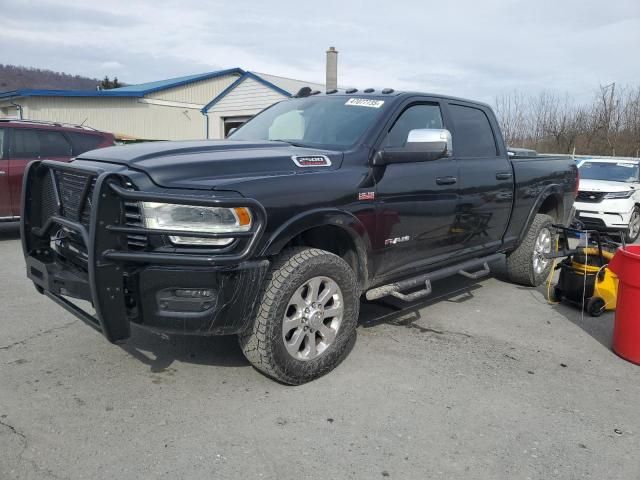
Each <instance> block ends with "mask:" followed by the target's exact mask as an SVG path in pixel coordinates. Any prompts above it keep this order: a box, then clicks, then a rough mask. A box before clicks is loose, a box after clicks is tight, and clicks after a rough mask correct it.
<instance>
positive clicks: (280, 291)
mask: <svg viewBox="0 0 640 480" xmlns="http://www.w3.org/2000/svg"><path fill="white" fill-rule="evenodd" d="M317 276H325V277H328V278H330V279H332V280H333V281H335V282H336V283H337V284H338V286H339V287H340V290H341V292H342V296H343V304H344V305H343V308H344V310H343V317H342V323H341V324H340V327H339V329H338V332H337V335H336V337H335V339H334V340H333V342H332V343H331V345H329V347H327V349H326V350H325V351H324V352H323V353H322V354H321V355H319V356H318V357H316V358H314V359H312V360H308V361H302V360H298V359H296V358H294V357H292V356H291V355H290V354H289V353H288V352H287V350H286V348H285V345H284V340H283V338H282V321H283V318H284V315H285V309H286V308H287V305H288V302H289V300H290V298H291V296H292V295H293V294H294V292H295V291H296V290H297V289H298V288H299V287H300V286H301V285H303V284H304V283H305V282H307V281H308V280H309V279H311V278H313V277H317ZM263 285H264V286H263V288H262V293H261V297H260V298H261V303H260V306H259V307H258V312H257V315H256V317H255V319H254V321H253V324H252V325H251V326H250V327H249V328H248V329H247V330H246V331H245V332H243V333H242V334H240V336H239V342H240V347H241V348H242V351H243V353H244V355H245V357H246V358H247V360H249V362H251V364H252V365H253V366H254V367H255V368H257V369H258V370H260V371H261V372H263V373H264V374H266V375H268V376H269V377H272V378H274V379H276V380H278V381H280V382H282V383H285V384H289V385H300V384H303V383H306V382H309V381H311V380H314V379H316V378H318V377H321V376H322V375H324V374H326V373H328V372H330V371H331V370H333V369H334V368H335V367H336V366H338V365H339V364H340V363H341V362H342V361H343V360H344V359H345V357H346V356H347V355H348V354H349V351H350V350H351V347H352V346H353V343H354V341H355V337H356V326H357V322H358V313H359V308H360V302H359V296H358V287H357V280H356V275H355V273H354V272H353V270H352V269H351V267H350V266H349V264H347V262H345V261H344V260H343V259H342V258H340V257H338V256H337V255H334V254H332V253H330V252H327V251H324V250H319V249H315V248H294V249H288V250H285V251H283V252H282V253H281V254H280V255H279V256H278V257H277V258H276V259H275V260H274V262H273V264H272V266H271V268H270V270H269V273H268V274H267V277H266V279H265V281H264V284H263Z"/></svg>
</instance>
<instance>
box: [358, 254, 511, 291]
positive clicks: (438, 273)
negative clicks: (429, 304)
mask: <svg viewBox="0 0 640 480" xmlns="http://www.w3.org/2000/svg"><path fill="white" fill-rule="evenodd" d="M503 258H504V254H503V253H494V254H493V255H489V256H488V257H482V258H474V259H473V260H467V261H466V262H462V263H459V264H457V265H451V266H450V267H445V268H441V269H440V270H435V271H433V272H430V273H426V274H424V275H419V276H417V277H413V278H409V279H407V280H402V281H401V282H396V283H390V284H388V285H383V286H381V287H376V288H372V289H371V290H368V291H367V293H366V294H365V297H366V299H367V300H377V299H379V298H382V297H386V296H388V295H391V296H392V297H395V298H398V299H400V300H402V301H404V302H413V301H415V300H418V299H420V298H424V297H428V296H429V295H431V291H432V289H431V282H433V281H435V280H440V279H443V278H446V277H451V276H452V275H462V276H463V277H467V278H471V279H472V280H477V279H479V278H482V277H484V276H487V275H489V273H491V269H490V268H489V264H490V263H493V262H495V261H498V260H501V259H503ZM478 267H482V270H477V271H475V272H469V270H472V269H474V268H478ZM420 285H424V288H423V289H422V290H418V291H416V292H413V293H402V292H403V291H406V290H411V289H413V288H416V287H419V286H420Z"/></svg>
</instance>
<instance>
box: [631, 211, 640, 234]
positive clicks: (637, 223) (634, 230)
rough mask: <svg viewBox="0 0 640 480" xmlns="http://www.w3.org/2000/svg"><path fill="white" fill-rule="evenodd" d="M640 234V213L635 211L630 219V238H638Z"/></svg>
mask: <svg viewBox="0 0 640 480" xmlns="http://www.w3.org/2000/svg"><path fill="white" fill-rule="evenodd" d="M639 232H640V211H638V210H634V211H633V213H632V214H631V219H629V238H636V237H637V236H638V233H639Z"/></svg>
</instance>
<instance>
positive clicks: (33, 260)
mask: <svg viewBox="0 0 640 480" xmlns="http://www.w3.org/2000/svg"><path fill="white" fill-rule="evenodd" d="M26 264H27V272H28V273H27V275H28V277H29V278H30V279H31V280H32V281H33V283H34V284H35V286H36V288H37V289H38V290H39V291H40V292H41V293H44V294H46V295H47V296H48V297H50V298H51V299H52V300H54V301H55V302H56V303H58V304H59V305H61V306H62V307H64V308H65V309H67V310H68V311H70V312H71V313H73V314H74V315H76V316H77V317H79V318H80V319H81V320H83V321H84V322H85V323H87V324H89V325H90V326H92V327H93V328H95V329H96V330H98V331H101V332H103V333H104V331H105V328H104V326H106V331H109V332H125V331H128V330H129V322H132V323H136V324H138V325H140V326H141V327H145V328H149V329H152V330H155V331H160V332H165V333H179V334H192V335H231V334H237V333H240V332H242V331H244V330H245V329H246V328H247V327H248V326H249V322H250V321H251V318H253V315H254V313H255V307H256V305H257V304H258V301H259V298H258V296H259V292H260V286H261V285H262V282H263V280H264V277H265V274H266V272H267V270H268V268H269V261H268V260H254V261H248V262H243V263H242V264H240V265H237V266H234V267H211V268H207V267H192V268H185V267H179V266H168V265H158V266H154V265H151V266H146V267H144V268H141V269H138V270H137V271H136V272H135V273H133V274H131V273H124V274H123V275H122V277H121V280H122V285H123V286H122V287H121V288H120V287H115V288H111V287H107V288H106V289H105V291H104V292H103V293H102V294H101V295H100V297H101V301H102V300H107V301H108V302H109V304H110V308H103V309H101V310H100V313H98V312H96V311H95V309H93V308H91V309H89V308H88V307H89V306H90V305H92V304H95V303H94V299H93V295H92V291H93V290H94V288H93V287H94V286H93V285H91V282H90V281H89V278H88V275H87V274H86V273H85V272H83V271H82V270H80V269H73V268H70V267H69V265H65V264H64V263H62V262H61V261H60V260H58V259H56V258H55V256H51V255H44V256H42V255H37V254H34V255H28V256H27V257H26ZM120 271H122V272H126V271H127V265H124V264H123V265H122V268H121V269H120ZM70 299H75V300H84V301H86V302H88V304H86V305H87V308H83V307H81V306H79V302H73V301H71V300H70ZM91 310H94V311H93V312H92V311H91ZM124 338H126V337H124ZM122 339H123V338H118V340H122Z"/></svg>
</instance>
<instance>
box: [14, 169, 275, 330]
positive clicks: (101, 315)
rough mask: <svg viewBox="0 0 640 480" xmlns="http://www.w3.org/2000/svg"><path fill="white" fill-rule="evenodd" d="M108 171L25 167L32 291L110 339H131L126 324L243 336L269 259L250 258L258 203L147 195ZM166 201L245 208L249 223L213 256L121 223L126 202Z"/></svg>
mask: <svg viewBox="0 0 640 480" xmlns="http://www.w3.org/2000/svg"><path fill="white" fill-rule="evenodd" d="M113 168H120V170H118V171H104V170H100V169H98V170H95V169H93V168H89V167H86V168H81V167H80V166H79V165H74V164H70V165H67V164H54V163H53V162H47V161H44V162H34V163H33V164H31V165H30V166H29V168H28V170H27V172H26V174H25V181H24V182H25V183H24V188H23V195H24V198H23V212H22V221H21V236H22V246H23V251H24V255H25V261H26V265H27V275H28V277H29V278H30V279H31V280H32V281H33V283H34V284H35V286H36V288H37V289H38V290H39V291H40V292H41V293H44V294H46V295H47V296H48V297H50V298H51V299H52V300H54V301H55V302H56V303H58V304H59V305H61V306H63V307H64V308H66V309H67V310H68V311H70V312H71V313H73V314H74V315H76V316H77V317H78V318H80V319H81V320H83V321H84V322H85V323H87V324H89V325H90V326H92V327H94V328H95V329H96V330H99V331H100V332H101V333H102V334H103V335H104V336H105V337H106V338H107V339H108V340H109V341H112V342H115V341H119V340H123V339H126V338H128V337H129V335H130V324H131V323H136V324H139V325H141V326H143V327H147V328H151V329H154V330H158V331H162V332H170V333H181V334H196V335H227V334H236V333H239V332H242V331H243V330H245V329H246V328H247V326H248V325H249V322H250V321H251V319H252V317H253V314H254V310H255V308H256V305H257V304H258V302H259V294H260V293H259V292H260V286H261V284H262V282H263V280H264V277H265V275H266V272H267V269H268V268H269V261H268V260H266V259H256V258H255V257H254V256H253V254H254V251H255V249H256V244H257V242H258V240H259V238H260V235H261V233H262V231H263V229H264V225H265V222H266V216H265V214H264V209H263V208H262V206H261V205H259V204H258V203H257V202H255V201H254V200H250V199H245V198H242V197H234V198H225V199H221V198H213V197H212V194H211V193H209V192H203V193H202V194H201V195H200V196H197V195H195V194H194V193H189V194H188V195H183V196H181V195H179V194H177V193H174V191H172V192H169V193H168V192H165V191H157V190H156V191H153V192H151V191H146V189H149V190H151V189H152V188H153V185H150V184H148V185H144V182H145V181H148V180H145V178H144V177H142V176H141V175H142V174H138V175H139V176H138V177H136V173H135V172H126V171H123V168H124V167H113ZM65 175H67V177H65ZM134 185H135V186H136V187H141V186H142V187H143V188H141V189H140V190H135V188H134ZM74 188H75V189H76V190H73V189H74ZM167 198H170V199H171V201H172V202H173V203H182V202H184V203H186V204H194V203H195V204H201V205H209V204H211V205H216V206H221V207H229V206H245V207H249V208H251V209H252V212H253V214H254V218H255V223H254V226H253V227H252V229H251V231H250V232H247V233H243V234H242V236H241V237H240V236H239V238H236V239H235V240H234V242H233V243H232V244H231V245H230V246H229V247H225V248H224V249H220V250H218V251H213V250H203V249H202V248H176V247H173V246H170V245H168V242H167V239H166V238H165V237H164V235H166V233H165V232H160V231H157V230H149V229H147V228H145V227H143V226H142V225H141V224H140V223H138V224H135V225H132V224H131V223H127V222H128V218H130V217H131V212H130V211H128V210H127V205H129V206H130V205H131V203H132V202H133V203H136V202H139V201H142V200H147V201H163V199H164V200H166V199H167ZM176 234H178V235H180V234H184V232H178V233H176ZM189 235H191V236H199V234H198V233H190V234H189ZM203 235H204V234H203ZM141 239H144V241H142V240H141ZM75 300H84V301H85V302H88V303H86V304H84V306H81V303H80V302H77V301H75Z"/></svg>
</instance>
